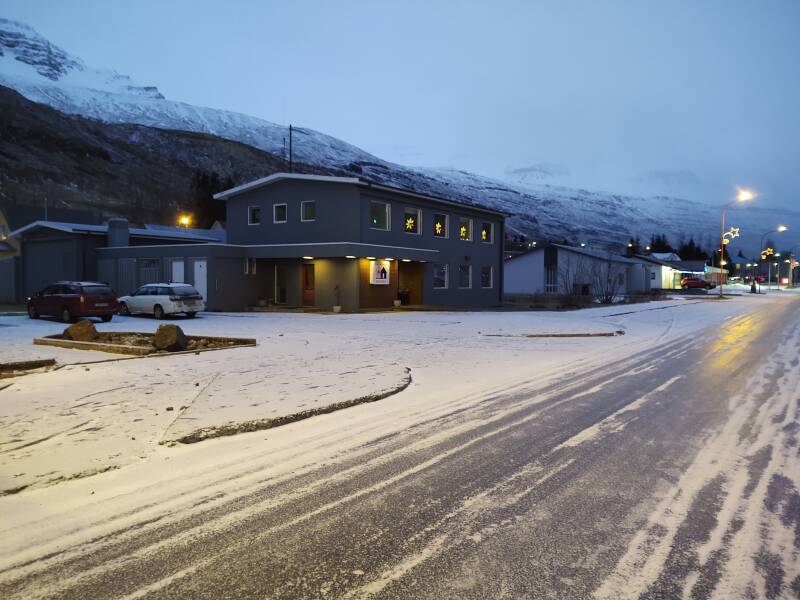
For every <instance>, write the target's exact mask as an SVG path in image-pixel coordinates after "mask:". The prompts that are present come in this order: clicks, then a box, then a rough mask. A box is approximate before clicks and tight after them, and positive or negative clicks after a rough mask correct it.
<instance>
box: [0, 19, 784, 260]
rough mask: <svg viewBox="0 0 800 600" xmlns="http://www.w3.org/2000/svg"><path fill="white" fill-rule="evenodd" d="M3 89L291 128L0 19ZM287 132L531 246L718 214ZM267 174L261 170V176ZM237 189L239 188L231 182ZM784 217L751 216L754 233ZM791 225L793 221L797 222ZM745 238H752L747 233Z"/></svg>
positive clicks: (354, 168)
mask: <svg viewBox="0 0 800 600" xmlns="http://www.w3.org/2000/svg"><path fill="white" fill-rule="evenodd" d="M0 52H2V54H0V85H5V86H7V87H10V88H12V89H15V90H16V91H18V92H19V93H20V94H22V95H23V96H24V97H26V98H28V99H29V100H31V101H33V102H38V103H42V104H46V105H48V106H50V107H52V108H54V109H56V110H58V111H60V112H63V113H65V114H73V115H81V116H84V117H88V118H92V119H97V120H99V121H102V122H105V123H110V124H124V123H130V124H137V125H142V126H146V127H150V128H159V129H164V130H176V131H190V132H195V133H201V134H210V135H213V136H217V137H220V138H224V139H227V140H232V141H235V142H239V143H242V144H246V145H248V146H252V147H254V148H257V149H259V150H261V151H264V152H267V153H269V154H271V155H272V156H273V157H275V158H277V159H282V158H285V154H284V148H285V146H286V141H285V140H286V137H287V135H288V128H287V127H285V126H283V125H278V124H275V123H272V122H270V121H267V120H264V119H260V118H257V117H251V116H248V115H244V114H241V113H236V112H232V111H224V110H218V109H213V108H207V107H201V106H195V105H192V104H188V103H185V102H175V101H171V100H168V99H166V98H164V96H163V95H162V94H161V93H160V92H159V91H158V88H157V87H156V86H148V85H141V84H139V83H137V82H135V81H133V80H131V79H130V78H129V77H128V76H126V75H121V74H119V73H117V72H116V71H113V70H110V69H98V68H95V67H90V66H87V65H86V64H85V63H84V62H83V60H81V59H80V58H77V57H74V56H72V55H70V54H69V53H68V52H66V51H65V50H63V49H61V48H60V47H58V46H56V45H54V44H52V43H51V42H50V41H49V40H47V39H46V38H44V37H43V36H41V35H39V34H38V33H36V31H35V30H34V29H33V28H31V27H29V26H27V25H25V24H21V23H18V22H13V21H9V20H6V19H0ZM293 130H294V134H295V137H294V144H293V147H294V160H295V161H296V162H298V163H305V164H306V165H308V166H309V167H312V168H319V169H323V170H330V171H336V172H342V173H345V174H353V175H358V176H361V177H363V178H365V179H370V180H374V181H378V182H380V183H383V184H386V185H392V186H396V187H402V188H408V189H411V190H414V191H417V192H420V193H425V194H430V195H433V196H440V197H445V198H451V199H453V200H456V201H461V202H465V203H477V204H483V205H487V206H490V207H492V208H496V209H499V210H502V211H504V212H507V213H510V214H511V215H512V216H511V217H509V219H508V230H509V232H510V233H512V234H524V235H526V236H528V237H532V238H539V239H542V238H549V239H564V240H569V241H572V242H579V241H582V242H589V243H591V242H597V243H600V242H603V243H609V242H611V243H616V244H620V243H624V242H625V241H626V240H627V239H628V238H630V237H631V236H636V235H638V236H641V237H643V238H647V237H649V236H650V235H651V234H654V233H664V234H666V235H668V236H669V237H670V238H671V239H673V240H677V239H678V238H680V237H684V238H688V237H690V236H692V237H694V238H695V239H698V240H700V241H703V242H704V243H705V244H706V245H707V246H713V245H714V242H713V241H712V240H714V238H716V237H718V235H719V232H718V231H717V228H718V226H719V225H718V222H719V209H718V208H714V207H710V206H708V205H704V204H701V203H698V202H694V201H690V200H685V199H680V198H672V197H667V196H656V197H649V198H643V197H635V196H627V195H623V194H614V193H608V192H598V191H590V190H581V189H572V188H566V187H559V186H550V185H546V184H521V183H510V182H506V181H501V180H497V179H492V178H489V177H484V176H481V175H477V174H474V173H469V172H466V171H462V170H458V169H447V168H445V169H441V168H440V169H434V168H425V167H420V168H412V167H406V166H403V165H398V164H395V163H391V162H388V161H384V160H382V159H380V158H378V157H376V156H374V155H372V154H370V153H368V152H366V151H364V150H361V149H360V148H358V147H356V146H354V145H352V144H349V143H347V142H345V141H342V140H339V139H337V138H334V137H332V136H329V135H327V134H324V133H321V132H318V131H314V130H312V129H308V128H304V127H295V128H293ZM266 174H269V173H268V172H267V171H264V172H263V173H261V174H260V175H259V176H263V175H266ZM238 183H241V182H238ZM784 214H791V213H788V211H771V212H770V211H767V212H762V211H752V210H751V211H749V212H748V220H750V221H755V223H754V229H761V228H762V225H763V226H766V223H767V222H770V223H771V222H772V221H774V220H775V218H776V217H777V215H784ZM792 218H794V219H796V220H797V221H798V222H800V214H798V213H794V214H793V215H792ZM752 235H755V233H753V234H752Z"/></svg>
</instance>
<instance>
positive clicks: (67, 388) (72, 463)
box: [0, 297, 769, 491]
mask: <svg viewBox="0 0 800 600" xmlns="http://www.w3.org/2000/svg"><path fill="white" fill-rule="evenodd" d="M765 301H769V300H768V299H767V298H765V297H757V298H753V297H741V298H735V299H733V300H729V301H726V302H722V303H720V302H717V301H715V300H710V299H703V298H702V297H701V298H697V297H687V298H682V299H676V300H672V301H665V302H657V303H650V304H640V305H627V306H625V305H621V306H614V307H608V308H597V309H590V310H583V311H572V312H402V313H384V314H357V315H337V316H330V315H313V314H281V313H256V314H224V313H223V314H206V315H203V316H202V317H201V318H198V319H195V320H181V321H179V324H180V325H181V326H182V327H183V328H184V329H185V331H186V332H187V333H188V334H192V335H227V336H242V337H244V336H250V337H255V338H257V340H258V346H257V347H254V348H237V349H230V350H221V351H214V352H206V353H201V354H196V355H195V354H189V355H185V354H184V355H179V356H159V357H147V358H128V357H118V356H116V355H109V354H106V353H100V352H88V351H81V350H72V349H64V348H54V347H50V346H35V345H33V344H32V339H33V338H35V337H41V336H43V335H49V334H53V333H58V332H60V331H61V330H62V329H63V327H64V326H63V325H62V324H60V323H57V322H54V321H48V320H44V319H42V320H38V321H31V320H29V319H27V318H26V317H0V337H2V347H3V350H2V353H1V354H0V356H1V357H2V360H3V361H12V360H25V359H31V358H51V357H52V358H55V359H56V361H57V363H58V364H59V365H64V366H63V367H62V368H60V369H58V370H54V371H50V372H46V373H36V374H30V375H27V376H23V377H18V378H16V379H6V380H2V381H0V388H2V389H0V444H1V446H0V447H2V448H3V449H2V451H0V452H1V453H2V454H0V490H3V491H6V490H19V489H21V488H31V487H42V486H46V485H49V484H53V483H58V482H63V481H64V480H69V479H76V478H83V477H86V476H89V475H94V474H97V473H100V472H104V471H108V470H111V469H118V468H121V467H124V466H126V465H130V464H132V463H139V462H142V461H147V460H149V459H152V458H153V457H154V456H155V455H158V456H162V457H165V458H168V457H169V450H167V449H165V448H163V447H162V446H161V445H163V444H164V443H167V442H171V441H173V440H178V439H181V438H183V437H185V436H187V435H189V434H191V433H192V432H195V431H198V430H209V429H213V428H215V427H220V426H227V427H235V424H239V423H244V422H252V421H264V420H270V419H276V418H280V417H287V416H290V415H297V414H298V413H307V412H313V411H320V410H324V408H325V407H326V406H329V405H336V404H341V403H348V402H353V401H356V400H358V399H361V398H369V397H375V396H383V395H386V394H391V392H392V391H393V390H396V389H403V388H404V387H405V385H406V384H407V383H408V379H409V378H410V379H411V380H412V384H411V385H410V387H409V388H408V389H407V390H405V391H402V392H400V393H399V394H397V395H395V396H393V397H391V398H387V399H384V400H381V402H382V403H388V404H391V405H392V407H393V408H396V407H398V406H402V405H403V404H404V403H406V402H408V401H409V400H414V401H416V402H419V401H423V402H430V403H436V402H441V401H443V400H448V401H451V400H452V399H454V398H468V397H473V398H474V397H479V396H480V394H481V392H482V391H488V390H491V389H494V388H499V387H507V386H509V385H513V384H514V383H515V382H521V381H529V380H531V379H532V378H536V377H539V378H546V377H554V376H556V375H557V374H563V373H566V372H569V371H571V370H575V369H578V368H582V367H585V366H588V365H591V364H595V363H597V362H598V361H605V360H610V359H613V358H615V357H620V356H623V355H625V354H627V353H630V352H635V351H637V350H639V349H645V348H650V347H652V346H653V345H654V344H658V343H663V342H666V341H669V340H670V339H672V338H674V337H675V336H680V335H683V334H686V333H687V332H690V331H693V330H700V329H702V328H704V327H707V326H709V325H712V324H714V323H718V322H720V321H721V320H723V319H725V318H729V317H731V316H734V315H737V314H740V313H741V312H742V311H746V310H748V309H750V308H753V307H755V306H757V305H758V306H760V305H761V304H762V303H763V302H765ZM156 326H157V323H156V322H155V321H153V320H152V319H142V318H133V317H127V318H124V317H117V318H115V319H114V321H113V322H112V323H110V324H101V325H98V327H99V328H100V329H101V330H116V331H154V330H155V328H156ZM614 331H624V332H625V333H626V335H622V336H616V337H608V338H606V337H589V338H530V337H527V335H530V334H548V333H562V334H563V333H592V334H596V333H612V332H614ZM4 386H5V387H4ZM315 418H320V417H315ZM202 443H204V444H207V443H209V442H208V441H206V442H202Z"/></svg>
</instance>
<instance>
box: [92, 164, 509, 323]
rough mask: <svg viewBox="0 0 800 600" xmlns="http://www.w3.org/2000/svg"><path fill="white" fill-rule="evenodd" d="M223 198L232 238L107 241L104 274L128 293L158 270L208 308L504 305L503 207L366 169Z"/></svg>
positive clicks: (274, 181)
mask: <svg viewBox="0 0 800 600" xmlns="http://www.w3.org/2000/svg"><path fill="white" fill-rule="evenodd" d="M215 198H216V199H217V200H218V201H220V202H226V203H227V218H226V229H227V238H226V241H225V242H219V241H216V242H206V243H194V241H192V242H191V243H186V242H182V243H181V242H169V241H164V240H159V242H158V243H151V244H147V243H137V244H136V245H134V244H132V243H131V244H109V245H106V246H102V247H97V248H95V249H93V253H94V256H95V257H96V261H97V277H98V279H100V280H102V281H107V282H109V283H111V284H112V285H113V286H114V287H115V289H116V291H117V292H118V293H120V294H125V293H129V292H131V291H133V289H135V287H136V286H138V285H141V284H142V283H148V282H149V281H148V280H151V279H152V278H154V277H157V279H156V280H161V281H165V280H169V281H174V282H178V281H182V282H186V283H192V284H193V285H195V287H197V288H198V290H200V292H201V293H202V294H203V296H204V297H205V298H206V301H207V305H208V307H209V309H210V310H243V309H246V308H248V307H252V306H256V305H262V306H263V305H267V306H275V307H287V308H303V307H305V308H313V309H318V310H330V309H332V308H333V307H334V306H341V307H342V310H344V311H345V312H351V311H358V310H363V309H379V308H390V307H392V306H393V305H394V303H395V301H396V300H399V301H400V302H401V303H403V304H411V305H423V304H424V305H429V306H439V307H480V306H493V305H498V304H500V303H501V300H502V276H503V275H502V240H503V237H504V214H503V213H500V212H498V211H494V210H491V209H487V208H483V207H479V206H473V205H467V204H461V203H456V202H452V201H448V200H445V199H442V198H434V197H430V196H426V195H423V194H416V193H414V192H410V191H407V190H401V189H396V188H391V187H387V186H382V185H377V184H374V183H370V182H367V181H363V180H361V179H358V178H351V177H324V176H314V175H299V174H288V173H277V174H274V175H271V176H269V177H265V178H263V179H259V180H257V181H254V182H250V183H248V184H245V185H242V186H238V187H236V188H233V189H231V190H227V191H225V192H221V193H220V194H217V195H216V196H215Z"/></svg>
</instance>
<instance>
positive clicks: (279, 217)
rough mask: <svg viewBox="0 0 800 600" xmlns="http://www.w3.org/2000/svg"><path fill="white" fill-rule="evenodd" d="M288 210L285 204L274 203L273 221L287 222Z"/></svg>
mask: <svg viewBox="0 0 800 600" xmlns="http://www.w3.org/2000/svg"><path fill="white" fill-rule="evenodd" d="M287 213H288V211H287V210H286V205H285V204H273V205H272V222H273V223H286V215H287Z"/></svg>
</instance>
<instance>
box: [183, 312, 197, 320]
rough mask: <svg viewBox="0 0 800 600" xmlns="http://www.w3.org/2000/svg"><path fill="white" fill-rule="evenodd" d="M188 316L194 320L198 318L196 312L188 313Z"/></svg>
mask: <svg viewBox="0 0 800 600" xmlns="http://www.w3.org/2000/svg"><path fill="white" fill-rule="evenodd" d="M186 316H187V317H189V318H190V319H194V318H195V317H196V316H197V313H196V312H188V313H186Z"/></svg>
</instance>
